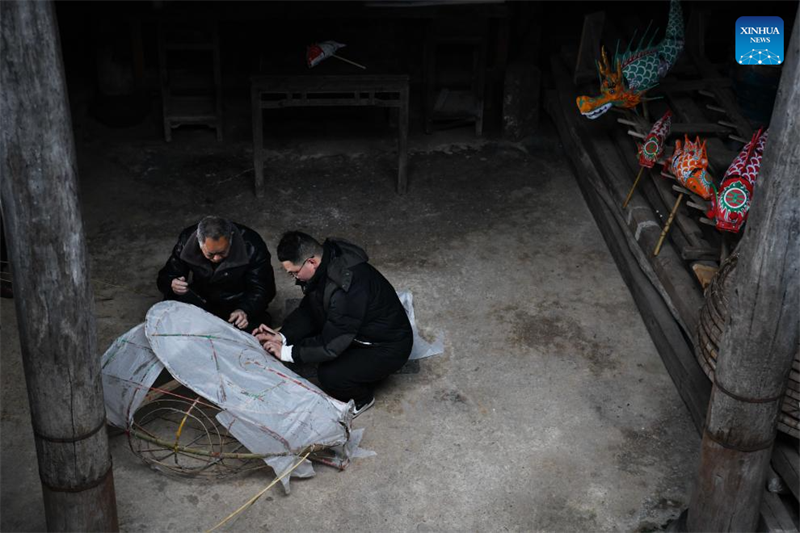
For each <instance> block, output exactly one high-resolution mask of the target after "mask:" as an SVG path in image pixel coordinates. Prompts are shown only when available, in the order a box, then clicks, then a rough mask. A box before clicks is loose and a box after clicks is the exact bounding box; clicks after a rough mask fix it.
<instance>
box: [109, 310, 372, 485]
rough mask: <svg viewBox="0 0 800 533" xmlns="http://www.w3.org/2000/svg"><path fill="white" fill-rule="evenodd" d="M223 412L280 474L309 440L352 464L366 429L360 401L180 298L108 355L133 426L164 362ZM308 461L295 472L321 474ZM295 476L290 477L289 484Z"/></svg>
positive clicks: (115, 416)
mask: <svg viewBox="0 0 800 533" xmlns="http://www.w3.org/2000/svg"><path fill="white" fill-rule="evenodd" d="M164 367H165V368H166V369H167V370H168V371H169V372H170V374H171V375H172V376H173V377H174V378H175V379H176V380H177V381H178V382H180V383H181V384H182V385H184V386H186V387H188V388H189V389H191V390H193V391H194V392H196V393H197V394H199V395H200V396H202V397H203V398H205V399H206V400H208V401H209V402H211V403H213V404H215V405H217V406H218V407H219V408H220V409H221V410H222V412H221V413H219V414H218V415H217V419H218V421H220V423H222V424H224V425H225V427H226V428H227V429H228V431H229V432H230V433H231V434H232V435H233V436H234V437H236V438H237V440H239V442H241V443H242V444H244V445H245V446H246V447H247V448H249V449H250V451H251V452H252V453H257V454H263V455H269V457H267V458H265V459H264V460H265V462H266V463H267V464H268V465H270V467H272V468H273V470H274V471H275V473H276V474H278V475H280V474H281V473H283V472H284V471H286V470H287V469H288V468H289V467H291V465H293V464H294V462H295V461H296V460H297V458H298V457H299V456H300V455H302V454H303V452H304V451H305V450H307V449H308V448H309V447H311V446H314V447H317V448H325V449H326V450H327V451H328V452H330V457H331V459H330V463H331V464H333V465H334V466H338V467H344V466H346V465H347V463H348V462H349V460H350V459H351V458H352V457H357V456H364V455H368V452H365V451H362V450H359V449H358V442H359V441H360V440H361V435H362V431H351V429H350V425H351V421H352V416H353V403H352V402H348V403H343V402H340V401H338V400H336V399H334V398H331V397H329V396H328V395H326V394H325V393H324V392H323V391H322V390H320V389H319V388H318V387H316V386H315V385H313V384H312V383H310V382H308V381H307V380H305V379H303V378H301V377H300V376H298V375H296V374H294V373H293V372H292V371H290V370H289V369H287V368H286V367H285V366H284V365H283V364H281V363H280V362H279V361H277V360H276V359H275V358H273V357H272V356H271V355H268V354H267V353H266V352H265V351H264V350H263V349H262V348H261V346H260V345H259V343H258V341H257V340H256V339H255V338H254V337H253V336H251V335H249V334H247V333H244V332H242V331H239V330H237V329H236V328H234V327H233V326H231V325H230V324H228V323H227V322H225V321H223V320H221V319H219V318H217V317H215V316H213V315H211V314H209V313H206V312H205V311H203V310H202V309H200V308H198V307H195V306H192V305H189V304H184V303H180V302H174V301H166V302H161V303H158V304H156V305H154V306H153V307H152V308H151V309H150V311H148V313H147V319H146V322H145V324H143V325H140V326H137V327H136V328H133V329H132V330H131V331H129V332H128V333H126V334H125V335H123V336H122V337H120V338H119V339H117V341H115V343H114V344H113V345H112V346H111V348H109V350H108V351H107V352H106V353H105V354H104V355H103V385H104V389H105V400H106V408H107V411H108V419H109V422H111V423H113V424H114V425H117V426H120V427H123V428H128V427H129V426H130V424H131V422H132V419H133V414H134V413H135V412H136V409H138V407H139V406H140V405H141V403H142V401H143V400H144V397H145V395H146V393H147V391H148V389H149V388H150V386H151V385H152V384H153V382H154V380H155V379H156V377H157V376H158V374H159V373H160V371H161V369H162V368H164ZM313 473H314V472H313V469H312V467H311V464H310V463H309V462H308V461H306V464H304V465H301V466H300V467H299V468H298V469H296V470H295V471H294V472H292V475H293V476H294V477H308V476H311V475H313ZM288 481H289V480H288V476H287V477H286V478H284V479H283V480H282V482H283V483H284V487H285V488H286V489H287V490H288V488H289V487H288Z"/></svg>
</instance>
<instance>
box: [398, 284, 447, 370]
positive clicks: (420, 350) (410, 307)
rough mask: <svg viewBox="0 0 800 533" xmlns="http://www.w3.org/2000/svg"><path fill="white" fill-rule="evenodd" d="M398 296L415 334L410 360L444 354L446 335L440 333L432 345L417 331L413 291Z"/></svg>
mask: <svg viewBox="0 0 800 533" xmlns="http://www.w3.org/2000/svg"><path fill="white" fill-rule="evenodd" d="M397 296H398V297H399V298H400V303H402V304H403V308H404V309H405V310H406V314H407V315H408V320H409V321H410V322H411V330H412V331H413V332H414V346H413V347H412V348H411V356H410V357H409V359H410V360H414V359H424V358H425V357H431V356H433V355H439V354H441V353H444V333H442V332H441V331H440V332H439V333H438V334H437V335H436V340H435V341H433V342H432V343H430V342H428V341H426V340H425V339H423V338H422V337H420V335H419V331H417V321H416V320H415V318H414V297H413V296H412V295H411V291H397Z"/></svg>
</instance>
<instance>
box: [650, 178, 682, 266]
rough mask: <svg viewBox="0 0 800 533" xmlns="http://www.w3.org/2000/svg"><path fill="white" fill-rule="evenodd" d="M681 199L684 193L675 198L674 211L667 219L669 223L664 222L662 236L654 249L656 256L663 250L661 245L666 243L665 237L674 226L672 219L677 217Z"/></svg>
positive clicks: (654, 255)
mask: <svg viewBox="0 0 800 533" xmlns="http://www.w3.org/2000/svg"><path fill="white" fill-rule="evenodd" d="M681 200H683V193H680V194H679V195H678V199H677V200H675V205H674V206H672V211H670V213H669V218H668V219H667V223H666V224H664V229H663V230H661V236H660V237H659V238H658V244H656V249H655V250H653V257H656V256H657V255H658V254H659V253H660V252H661V246H662V245H663V244H664V239H665V238H666V237H667V233H669V228H670V226H672V221H673V219H674V218H675V213H677V212H678V206H680V205H681Z"/></svg>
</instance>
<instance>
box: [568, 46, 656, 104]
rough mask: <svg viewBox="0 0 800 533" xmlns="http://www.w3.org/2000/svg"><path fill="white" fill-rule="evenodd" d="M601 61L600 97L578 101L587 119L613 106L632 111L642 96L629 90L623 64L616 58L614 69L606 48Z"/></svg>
mask: <svg viewBox="0 0 800 533" xmlns="http://www.w3.org/2000/svg"><path fill="white" fill-rule="evenodd" d="M600 56H601V60H600V62H599V63H597V74H598V76H599V77H600V96H595V97H592V96H579V97H578V98H577V99H576V103H577V104H578V109H580V111H581V114H582V115H583V116H585V117H587V118H590V119H595V118H597V117H599V116H600V115H602V114H603V113H605V112H606V111H608V110H609V109H611V107H612V106H616V107H622V108H625V109H631V108H634V107H636V106H637V105H639V102H640V101H641V99H642V94H641V93H637V92H636V91H634V90H632V89H629V88H628V87H626V85H625V77H624V76H623V74H622V63H621V62H620V60H619V58H615V60H614V67H613V68H612V66H611V63H610V62H609V61H608V54H606V49H605V47H604V48H603V49H602V51H601V53H600Z"/></svg>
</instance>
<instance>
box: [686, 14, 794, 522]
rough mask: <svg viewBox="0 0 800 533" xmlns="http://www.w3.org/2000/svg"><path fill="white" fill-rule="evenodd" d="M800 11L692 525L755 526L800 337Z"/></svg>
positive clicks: (734, 304)
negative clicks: (777, 425) (784, 394)
mask: <svg viewBox="0 0 800 533" xmlns="http://www.w3.org/2000/svg"><path fill="white" fill-rule="evenodd" d="M799 49H800V17H796V18H795V23H794V31H793V32H792V39H791V42H790V43H789V46H788V48H787V54H786V56H787V57H786V62H785V64H784V66H783V74H782V78H781V82H780V88H779V90H778V97H777V99H776V101H775V108H774V110H773V112H772V123H771V125H770V132H769V142H768V143H767V147H766V150H765V153H764V161H763V164H762V167H761V173H760V174H759V178H758V183H757V184H756V189H755V194H754V201H753V204H752V209H751V211H750V218H749V221H748V223H747V226H748V227H747V230H746V234H745V237H744V242H742V244H741V245H740V246H741V247H742V250H741V252H740V254H739V264H738V265H737V268H736V269H737V272H736V289H735V290H734V291H733V294H732V296H731V299H730V310H731V311H730V317H729V321H728V323H727V324H726V329H725V335H724V337H723V340H722V346H721V348H720V356H719V359H718V363H717V369H716V378H715V384H714V388H713V392H712V396H711V402H710V404H709V410H708V417H707V420H706V427H705V430H704V432H703V442H702V450H701V456H700V462H701V464H700V470H699V473H698V479H697V484H696V486H695V490H694V494H693V496H692V500H691V503H690V506H689V513H688V519H687V527H688V529H689V531H756V529H757V526H758V519H759V509H760V503H761V497H762V494H763V493H764V480H765V476H766V471H767V466H768V464H769V459H770V456H771V454H772V445H773V442H774V439H775V435H776V424H777V417H778V413H779V409H780V404H781V398H782V397H783V393H784V391H785V389H786V384H787V380H788V375H789V370H790V368H791V364H792V359H793V358H794V355H795V354H796V353H797V347H798V341H800V333H799V332H798V330H799V329H800V323H799V321H798V318H797V310H798V309H800V204H798V199H800V180H798V179H797V177H798V175H800V144H798V142H797V139H798V138H800V65H798V63H800V50H799Z"/></svg>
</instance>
